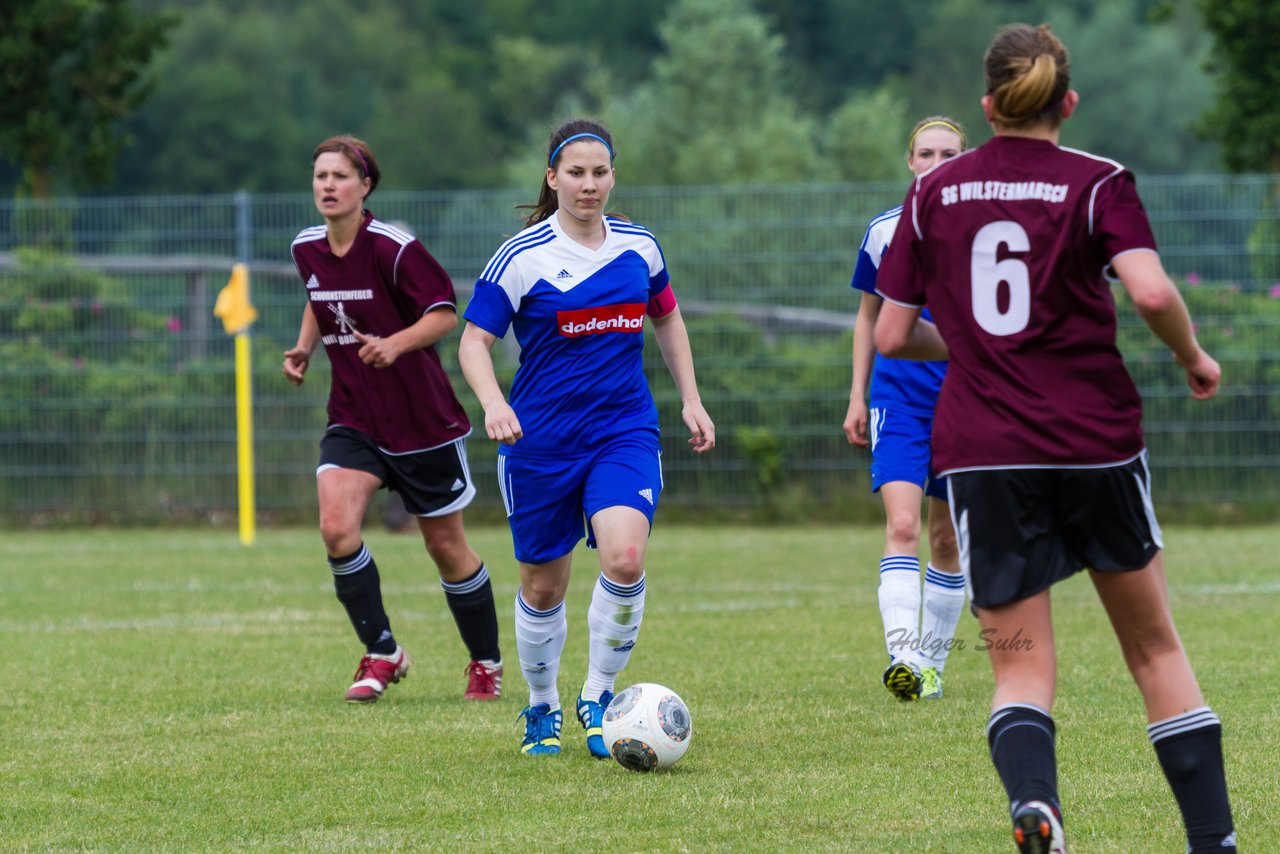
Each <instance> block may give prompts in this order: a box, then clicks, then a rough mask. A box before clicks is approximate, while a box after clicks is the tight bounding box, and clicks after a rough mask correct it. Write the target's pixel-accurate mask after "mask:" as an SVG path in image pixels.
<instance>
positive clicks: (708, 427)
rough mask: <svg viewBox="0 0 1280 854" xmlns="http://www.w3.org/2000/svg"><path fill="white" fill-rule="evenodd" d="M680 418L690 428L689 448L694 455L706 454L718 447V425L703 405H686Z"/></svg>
mask: <svg viewBox="0 0 1280 854" xmlns="http://www.w3.org/2000/svg"><path fill="white" fill-rule="evenodd" d="M680 416H681V417H682V418H683V419H684V423H685V426H686V427H688V428H689V446H690V447H692V448H693V450H694V453H697V454H705V453H706V452H707V451H709V450H711V449H712V448H714V447H715V446H716V425H715V424H714V423H712V421H711V416H710V415H707V410H705V409H703V408H702V404H701V403H691V404H686V405H685V407H684V409H683V410H681V412H680Z"/></svg>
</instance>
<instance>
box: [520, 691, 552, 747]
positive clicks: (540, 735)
mask: <svg viewBox="0 0 1280 854" xmlns="http://www.w3.org/2000/svg"><path fill="white" fill-rule="evenodd" d="M520 717H522V718H524V741H522V742H521V743H520V752H521V753H528V754H530V755H542V754H551V753H559V752H560V722H561V718H562V715H561V713H560V709H559V708H556V709H554V710H553V709H552V708H551V706H550V704H548V703H539V704H538V705H536V706H526V707H525V709H524V711H523V712H521V713H520Z"/></svg>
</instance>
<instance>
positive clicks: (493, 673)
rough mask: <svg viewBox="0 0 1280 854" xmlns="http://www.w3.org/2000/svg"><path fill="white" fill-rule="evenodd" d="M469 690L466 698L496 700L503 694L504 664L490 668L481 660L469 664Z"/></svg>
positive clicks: (464, 695)
mask: <svg viewBox="0 0 1280 854" xmlns="http://www.w3.org/2000/svg"><path fill="white" fill-rule="evenodd" d="M466 673H467V692H466V693H465V694H463V695H462V699H464V700H496V699H498V698H499V697H500V696H502V664H501V663H499V664H498V665H497V666H495V667H493V668H490V667H488V666H487V665H485V664H484V663H483V662H480V661H473V662H471V663H470V664H468V665H467V670H466Z"/></svg>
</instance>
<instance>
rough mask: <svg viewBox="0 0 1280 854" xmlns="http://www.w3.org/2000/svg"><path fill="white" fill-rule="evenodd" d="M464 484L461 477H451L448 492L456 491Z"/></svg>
mask: <svg viewBox="0 0 1280 854" xmlns="http://www.w3.org/2000/svg"><path fill="white" fill-rule="evenodd" d="M464 486H466V484H465V483H463V482H462V478H460V477H455V478H454V479H453V486H451V487H449V491H450V492H457V491H458V490H459V489H462V487H464Z"/></svg>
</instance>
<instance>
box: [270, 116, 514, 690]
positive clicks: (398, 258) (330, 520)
mask: <svg viewBox="0 0 1280 854" xmlns="http://www.w3.org/2000/svg"><path fill="white" fill-rule="evenodd" d="M380 177H381V172H380V171H379V169H378V161H377V159H376V158H375V157H374V156H373V152H372V151H370V150H369V146H368V145H366V144H365V143H364V142H363V141H362V140H359V139H356V138H355V137H350V136H339V137H333V138H331V139H327V140H325V141H324V142H322V143H320V145H318V146H317V147H316V150H315V153H314V154H313V155H312V177H311V188H312V192H313V194H314V197H315V205H316V209H317V210H319V211H320V214H321V215H322V216H323V217H324V225H318V226H313V227H311V228H306V229H303V230H302V232H301V233H299V234H298V236H297V237H296V238H295V239H294V241H293V247H292V252H293V260H294V264H296V265H297V268H298V274H299V275H300V276H301V277H302V281H303V282H304V283H305V284H306V289H307V290H306V294H307V303H306V307H305V308H304V309H303V311H302V328H301V330H300V331H299V333H298V342H297V344H296V345H294V347H292V348H291V349H289V350H287V351H285V354H284V374H285V376H286V377H287V378H288V379H289V381H290V382H292V383H293V384H294V385H301V384H302V381H303V378H304V377H305V375H306V371H307V366H308V365H309V364H310V360H311V353H312V352H313V351H314V350H315V347H316V344H317V343H323V344H324V349H325V355H326V356H328V358H329V364H330V366H331V368H332V378H331V385H330V390H329V405H328V413H329V426H328V429H327V430H326V431H325V434H324V437H323V438H322V439H321V441H320V465H319V468H318V469H317V470H316V485H317V491H318V493H319V499H320V534H321V536H322V537H323V538H324V544H325V549H326V551H327V552H328V555H329V568H330V570H331V571H332V573H333V582H334V588H335V589H336V591H337V594H338V599H339V600H340V601H341V602H342V604H343V606H344V607H345V608H346V610H347V615H348V616H349V617H350V619H351V624H352V626H354V628H355V630H356V635H357V636H358V637H359V638H360V641H361V642H362V643H363V644H364V645H365V655H364V657H363V658H362V659H361V661H360V664H359V666H358V668H357V669H356V675H355V681H354V682H353V684H352V685H351V687H350V688H349V689H348V690H347V694H346V698H347V700H348V701H350V702H355V703H370V702H374V701H376V700H377V699H378V698H379V697H381V696H382V693H383V691H385V690H386V687H387V685H388V684H390V683H393V682H399V681H400V678H401V677H402V676H404V674H405V672H406V671H407V670H408V669H409V665H410V661H409V656H408V653H406V652H405V650H404V648H403V647H401V646H400V645H399V644H398V643H396V639H395V636H394V635H392V633H391V623H390V620H389V619H388V618H387V613H386V610H385V609H384V608H383V604H382V591H381V583H380V580H379V576H378V567H377V564H375V563H374V561H373V557H372V555H371V554H370V553H369V549H368V547H367V546H366V545H365V543H364V540H363V537H362V535H361V525H362V523H363V520H364V515H365V511H366V510H367V509H368V507H369V502H370V501H371V500H372V499H373V496H374V494H375V493H376V492H377V491H378V490H379V489H381V488H383V487H386V488H387V489H391V490H394V491H396V492H398V493H399V494H400V496H401V498H402V499H403V500H404V506H405V509H406V510H408V511H409V512H410V513H412V514H413V515H414V516H416V517H417V518H418V527H419V528H420V530H421V531H422V537H423V540H424V541H425V543H426V547H427V553H428V554H430V556H431V559H432V561H434V562H435V565H436V568H437V569H438V570H439V573H440V584H441V586H442V587H443V588H444V592H445V599H446V601H447V602H448V603H449V609H450V610H451V611H452V613H453V616H454V620H455V621H456V623H457V625H458V631H459V632H460V634H461V635H462V640H463V642H464V644H465V645H466V646H467V649H468V652H469V653H470V655H471V663H470V664H469V665H468V666H467V688H466V692H465V694H464V697H466V698H467V699H476V700H496V699H497V698H498V696H499V694H500V692H501V688H502V656H501V654H500V652H499V649H498V618H497V614H496V612H495V610H494V604H493V588H492V585H491V584H490V582H489V573H488V570H487V569H486V567H485V565H484V563H483V562H482V561H481V560H480V558H479V556H478V555H476V553H475V552H474V551H473V550H472V549H471V546H470V545H468V543H467V538H466V535H465V533H464V531H463V525H462V509H463V508H464V507H466V506H467V505H468V504H470V503H471V500H472V498H473V497H474V496H475V492H476V490H475V485H474V484H473V483H472V481H471V473H470V470H469V469H468V467H467V456H466V447H465V442H466V437H467V435H468V434H469V433H470V432H471V424H470V422H468V420H467V415H466V412H465V411H464V410H463V408H462V405H461V404H460V403H459V402H458V399H457V397H456V396H455V395H454V393H453V386H452V385H451V384H450V382H449V377H448V376H447V375H446V374H445V372H444V369H443V368H442V367H441V365H440V357H439V356H438V355H437V354H436V351H435V346H434V345H435V343H436V342H437V341H439V340H440V339H442V338H444V336H446V335H448V334H449V333H450V332H452V331H453V330H454V329H455V328H456V327H457V325H458V313H457V306H456V304H455V301H454V294H453V283H452V282H451V281H450V279H449V276H448V274H447V273H445V271H444V270H443V269H442V268H441V267H440V265H439V264H438V263H436V260H435V259H434V258H432V257H431V255H430V254H428V252H427V250H426V249H425V248H424V247H423V245H422V244H421V243H420V242H418V241H417V240H415V239H414V238H413V236H412V235H410V234H407V233H406V232H404V231H403V230H402V229H400V228H397V227H395V226H393V225H389V224H387V223H384V222H382V221H380V220H378V219H375V218H374V216H373V214H371V213H370V212H369V211H367V210H366V209H365V207H364V203H365V200H366V199H367V198H368V197H369V194H370V193H372V192H373V191H374V189H375V188H376V187H377V186H378V180H379V178H380Z"/></svg>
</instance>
